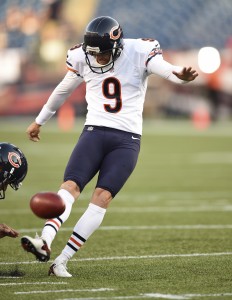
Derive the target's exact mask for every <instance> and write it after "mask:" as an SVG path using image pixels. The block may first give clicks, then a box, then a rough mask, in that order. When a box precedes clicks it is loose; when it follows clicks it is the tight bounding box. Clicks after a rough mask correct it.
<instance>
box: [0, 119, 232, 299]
mask: <svg viewBox="0 0 232 300" xmlns="http://www.w3.org/2000/svg"><path fill="white" fill-rule="evenodd" d="M31 121H32V119H31V120H29V119H25V120H21V121H18V120H15V121H14V120H13V119H12V120H11V119H8V120H6V119H3V120H1V121H0V140H1V141H9V142H11V143H14V144H16V145H17V146H19V147H20V148H21V149H22V150H23V152H24V153H25V155H26V156H27V159H28V163H29V172H28V175H27V177H26V179H25V181H24V183H23V186H22V188H21V189H20V190H19V191H17V192H15V191H13V190H12V189H10V188H9V189H8V191H7V199H5V200H3V201H1V203H0V205H1V207H0V212H1V220H0V222H1V223H3V222H5V223H7V224H8V225H10V226H12V227H14V228H15V229H18V230H19V231H20V236H23V235H25V234H27V235H34V234H35V233H36V232H38V233H39V234H40V232H41V228H42V226H43V223H44V222H43V220H41V219H39V218H37V217H35V216H34V215H33V214H32V212H31V211H30V208H29V199H30V197H31V196H32V195H33V194H35V193H36V192H38V191H45V190H50V191H54V192H55V191H57V190H58V188H59V185H60V183H61V181H62V177H63V170H64V168H65V165H66V162H67V159H68V157H69V154H70V152H71V150H72V148H73V146H74V144H75V143H76V140H77V139H78V136H79V133H80V130H81V128H82V125H83V121H81V120H80V121H79V122H77V124H76V129H75V130H72V131H70V132H61V131H59V129H58V128H57V127H56V120H53V121H50V122H49V123H48V124H47V125H46V126H44V127H43V128H42V136H41V141H40V143H32V142H30V141H29V140H27V137H26V134H25V130H26V127H27V126H28V125H29V123H30V122H31ZM94 186H95V180H93V182H91V183H90V184H89V185H88V186H87V187H86V188H85V190H84V191H83V193H82V195H81V197H80V199H79V201H78V202H77V203H75V204H74V207H73V212H72V214H71V216H70V218H69V220H68V221H67V222H66V223H65V224H64V225H63V227H62V229H61V230H60V232H59V233H58V235H57V236H56V239H55V241H54V243H53V245H52V256H51V261H52V260H53V259H54V258H55V257H56V256H57V255H58V254H59V253H60V251H61V250H62V249H63V247H64V246H65V244H66V242H67V240H68V238H69V236H70V233H71V232H72V229H73V226H74V225H75V224H76V221H77V219H78V218H79V216H80V215H81V214H82V212H83V211H84V210H85V208H86V207H87V205H88V201H89V198H90V196H91V193H92V191H93V188H94ZM0 247H1V248H0V250H1V255H0V290H1V299H4V300H5V299H6V300H8V299H11V300H12V299H18V300H21V299H30V300H36V299H50V300H53V299H70V300H71V299H72V300H74V299H76V300H77V299H191V300H192V299H199V300H202V299H210V300H211V299H217V300H222V299H223V300H227V299H228V300H229V299H232V263H231V262H232V130H231V124H230V123H227V124H214V125H212V126H211V127H210V128H209V129H207V130H205V131H197V130H196V129H194V128H193V126H192V124H191V123H189V122H180V121H175V122H170V121H169V122H167V121H166V122H165V121H163V122H152V121H146V122H145V124H144V135H143V138H142V147H141V153H140V157H139V162H138V165H137V167H136V169H135V171H134V173H133V174H132V176H131V177H130V178H129V180H128V182H127V184H126V185H125V186H124V188H123V189H122V190H121V192H120V193H119V194H118V195H117V197H116V198H115V199H114V200H113V203H112V205H111V206H110V208H109V209H108V213H107V214H106V217H105V219H104V221H103V224H102V226H101V228H100V229H99V230H98V231H97V232H95V233H94V235H93V236H92V237H91V238H90V239H89V240H88V241H87V243H86V244H85V246H84V247H83V248H82V249H81V250H80V251H79V253H78V254H77V255H76V256H74V257H73V259H72V260H71V261H70V262H69V265H68V268H69V272H70V273H71V274H73V277H72V278H68V279H65V278H56V277H48V276H47V272H48V268H49V266H50V262H48V263H38V262H35V261H34V258H33V257H32V255H31V254H28V253H27V252H25V251H23V249H22V248H21V246H20V239H19V238H18V239H10V238H4V239H1V240H0Z"/></svg>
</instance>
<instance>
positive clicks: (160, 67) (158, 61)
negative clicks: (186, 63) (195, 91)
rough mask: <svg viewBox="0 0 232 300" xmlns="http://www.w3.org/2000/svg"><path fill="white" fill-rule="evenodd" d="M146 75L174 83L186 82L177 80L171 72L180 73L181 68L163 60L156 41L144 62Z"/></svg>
mask: <svg viewBox="0 0 232 300" xmlns="http://www.w3.org/2000/svg"><path fill="white" fill-rule="evenodd" d="M145 65H146V68H147V72H148V74H156V75H158V76H160V77H162V78H165V79H167V80H169V81H172V82H175V83H186V81H184V80H181V79H179V78H178V77H176V76H175V75H174V74H173V73H172V72H173V71H175V72H181V71H182V69H183V67H181V66H174V65H172V64H170V63H169V62H167V61H166V60H164V58H163V52H162V49H161V48H160V44H159V42H158V41H156V40H155V41H154V43H153V48H152V50H151V51H150V52H149V53H148V56H147V59H146V62H145Z"/></svg>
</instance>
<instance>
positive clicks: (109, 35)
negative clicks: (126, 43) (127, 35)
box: [83, 17, 123, 74]
mask: <svg viewBox="0 0 232 300" xmlns="http://www.w3.org/2000/svg"><path fill="white" fill-rule="evenodd" d="M122 38H123V32H122V29H121V27H120V25H119V23H118V22H117V21H116V20H115V19H113V18H111V17H98V18H96V19H94V20H92V21H91V22H90V23H89V24H88V25H87V27H86V30H85V34H84V43H83V50H84V52H85V56H86V63H87V64H88V66H89V67H90V69H91V70H92V71H93V72H95V73H100V74H101V73H105V72H108V71H109V70H111V69H112V68H113V66H114V62H115V60H116V59H117V58H118V57H119V56H120V54H121V51H122V49H123V39H122ZM106 52H110V53H111V58H110V61H109V62H108V63H107V64H106V65H100V64H97V63H93V62H96V60H94V59H93V58H92V57H91V56H93V55H96V54H102V53H106ZM89 55H90V57H89Z"/></svg>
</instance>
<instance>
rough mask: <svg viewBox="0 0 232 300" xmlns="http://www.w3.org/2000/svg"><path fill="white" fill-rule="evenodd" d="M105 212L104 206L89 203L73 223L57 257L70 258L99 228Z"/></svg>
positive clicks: (65, 259) (64, 259)
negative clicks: (75, 222) (69, 234)
mask: <svg viewBox="0 0 232 300" xmlns="http://www.w3.org/2000/svg"><path fill="white" fill-rule="evenodd" d="M105 213H106V209H105V208H102V207H100V206H97V205H95V204H93V203H90V204H89V207H88V208H87V210H86V211H85V212H84V214H83V215H82V216H81V218H80V219H79V221H78V222H77V224H76V225H75V227H74V229H73V233H72V235H71V237H70V238H69V240H68V242H67V245H66V246H65V247H64V249H63V251H62V253H61V255H59V256H58V257H57V259H61V260H63V261H67V260H68V259H70V258H71V257H72V256H73V255H74V254H75V253H76V252H77V251H78V250H79V249H80V247H81V246H82V245H83V244H84V243H85V242H86V240H87V239H88V238H89V237H90V236H91V234H92V233H93V232H94V231H95V230H96V229H98V228H99V226H100V225H101V223H102V221H103V218H104V215H105Z"/></svg>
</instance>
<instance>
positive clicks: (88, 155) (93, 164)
mask: <svg viewBox="0 0 232 300" xmlns="http://www.w3.org/2000/svg"><path fill="white" fill-rule="evenodd" d="M66 63H67V69H68V71H67V74H66V75H65V77H64V79H63V80H62V81H61V82H60V83H59V85H58V86H57V87H56V88H55V90H54V91H53V93H52V94H51V96H50V97H49V99H48V101H47V103H46V104H45V105H44V106H43V108H42V110H41V111H40V113H39V115H38V116H37V118H36V119H35V122H33V123H32V124H31V125H30V126H29V127H28V129H27V134H28V137H29V139H30V140H32V141H35V142H37V141H39V140H40V129H41V126H42V125H44V124H45V123H46V122H47V121H48V120H49V119H50V118H51V117H52V116H53V115H54V114H55V112H56V111H57V109H58V108H59V107H60V106H61V105H62V104H63V103H64V101H65V100H66V99H67V98H68V96H69V95H70V94H71V93H72V92H73V90H74V89H76V88H77V87H78V86H79V85H80V84H81V83H82V82H83V81H84V82H85V83H86V101H87V109H88V112H87V116H86V121H85V126H84V129H83V132H82V134H81V136H80V138H79V141H78V142H77V144H76V146H75V147H74V149H73V152H72V154H71V156H70V159H69V161H68V163H67V167H66V169H65V172H64V181H63V183H62V184H61V186H60V189H59V191H58V194H59V195H60V196H61V197H62V198H63V200H64V201H65V203H66V210H65V212H64V213H63V214H62V215H61V216H60V217H58V218H55V219H51V220H48V221H47V222H46V223H45V226H44V227H43V230H42V234H41V237H38V236H37V237H36V238H32V237H29V236H24V237H23V238H22V239H21V242H22V246H23V248H24V249H25V250H27V251H29V252H31V253H33V254H34V255H35V256H36V258H37V259H38V260H40V261H48V260H49V258H50V250H51V244H52V241H53V239H54V238H55V235H56V234H57V232H58V230H59V229H60V227H61V225H62V224H63V223H64V222H65V221H66V220H67V218H68V217H69V215H70V212H71V208H72V205H73V202H74V200H75V199H77V198H78V197H79V195H80V193H81V192H82V191H83V189H84V187H85V186H86V184H87V183H88V182H89V181H90V180H91V179H92V178H93V177H94V176H95V175H96V174H97V173H98V179H97V184H96V187H95V190H94V192H93V195H92V197H91V199H90V203H89V206H88V208H87V209H86V211H85V212H84V214H83V215H82V216H81V218H80V219H79V220H78V221H77V223H76V225H75V227H74V229H73V233H72V234H71V236H70V238H69V240H68V242H67V244H66V246H65V247H64V249H63V250H62V252H61V254H60V255H59V256H58V257H57V258H56V259H55V260H54V262H53V264H52V265H51V266H50V269H49V274H54V275H55V276H58V277H71V276H72V275H71V274H70V273H69V272H68V271H67V262H68V260H70V259H71V257H72V256H73V255H74V254H75V253H76V252H77V251H78V250H79V249H80V248H81V247H82V246H83V244H84V243H85V242H86V240H87V239H88V238H89V237H90V236H91V235H92V234H93V232H94V231H95V230H96V229H98V228H99V226H100V224H101V223H102V220H103V218H104V215H105V213H106V209H107V207H108V206H109V204H110V202H111V200H112V199H113V198H114V197H115V196H116V195H117V193H118V192H119V190H120V189H121V188H122V186H123V185H124V184H125V182H126V181H127V179H128V177H129V176H130V175H131V173H132V172H133V170H134V168H135V165H136V163H137V159H138V155H139V150H140V142H141V135H142V113H143V105H144V98H145V93H146V89H147V81H148V77H149V76H150V75H152V74H156V75H159V76H161V77H163V78H165V79H167V80H170V81H172V82H174V83H178V84H184V83H187V82H190V81H192V80H194V79H195V78H196V77H197V76H198V74H197V72H196V71H195V70H194V69H192V68H191V67H180V66H174V65H172V64H170V63H168V62H167V61H165V60H164V59H163V56H162V50H161V48H160V44H159V42H158V41H157V40H154V39H123V31H122V28H121V26H120V25H119V23H118V22H117V21H116V20H115V19H113V18H111V17H108V16H105V17H98V18H96V19H94V20H92V21H91V22H90V23H89V24H88V25H87V28H86V31H85V34H84V42H83V43H82V44H79V45H76V46H74V47H73V48H71V49H70V50H69V51H68V55H67V62H66Z"/></svg>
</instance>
